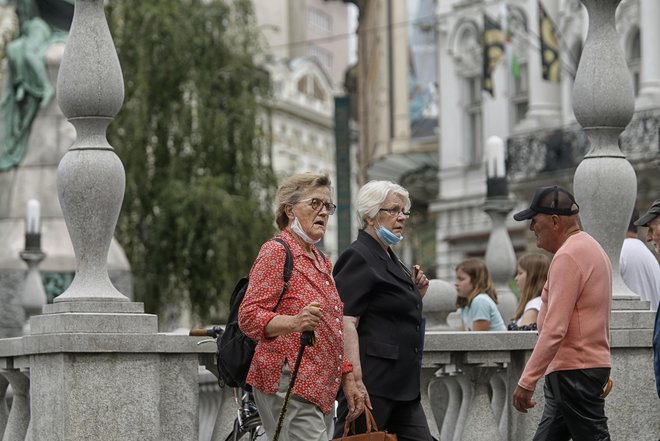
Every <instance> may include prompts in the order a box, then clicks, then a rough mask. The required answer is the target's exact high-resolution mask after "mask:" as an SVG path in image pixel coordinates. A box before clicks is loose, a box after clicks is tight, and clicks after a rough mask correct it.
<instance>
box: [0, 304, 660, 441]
mask: <svg viewBox="0 0 660 441" xmlns="http://www.w3.org/2000/svg"><path fill="white" fill-rule="evenodd" d="M429 303H431V302H429ZM445 303H446V302H445ZM614 303H615V307H616V308H617V309H615V310H614V311H613V313H612V330H611V342H612V358H613V368H612V378H613V379H614V384H615V385H614V389H613V391H612V393H611V394H610V396H609V397H608V398H607V407H606V409H607V415H608V417H609V418H610V423H609V424H610V430H611V433H612V437H613V439H618V440H635V441H645V440H656V439H657V438H658V434H660V420H658V418H657V415H658V414H660V400H658V398H657V396H656V394H655V385H654V377H653V369H652V349H651V335H652V329H653V313H652V312H650V311H648V310H645V308H646V307H647V305H646V303H645V302H640V301H637V300H615V302H614ZM436 304H438V302H436ZM433 327H435V328H436V329H443V330H442V331H434V330H430V331H427V333H426V337H425V347H424V356H423V366H422V390H421V396H422V403H423V405H424V407H425V410H426V413H427V417H428V418H429V425H430V427H431V430H432V433H433V435H434V436H435V437H436V438H437V439H439V440H441V441H449V440H451V441H454V440H456V441H458V440H488V441H494V440H502V441H505V440H507V441H508V440H515V441H517V440H526V439H531V438H532V435H533V433H534V430H535V429H536V425H537V424H538V422H539V420H540V417H541V411H542V407H543V396H542V395H543V394H542V390H543V384H542V383H543V381H542V380H541V381H540V383H539V385H538V386H537V388H536V392H535V395H534V399H535V400H536V401H537V403H538V405H537V406H536V407H535V408H533V409H532V410H531V411H530V412H529V413H528V414H521V413H518V412H517V411H515V410H514V409H513V408H512V407H511V405H510V403H509V397H510V396H511V394H512V392H513V389H514V388H515V386H516V383H517V380H518V377H519V376H520V373H521V372H522V369H523V367H524V364H525V361H526V360H527V358H528V357H529V355H530V353H531V350H532V349H533V347H534V344H535V343H536V338H537V337H536V333H535V332H524V331H523V332H457V331H448V330H446V329H448V327H447V326H441V325H439V324H438V323H435V325H434V326H433ZM433 327H432V328H433ZM198 341H199V339H198V338H194V337H187V336H181V335H168V334H156V335H143V336H140V335H136V334H133V335H127V334H104V335H99V334H84V333H79V334H67V335H52V334H50V335H43V336H40V335H36V336H35V335H32V336H25V337H20V338H11V339H3V340H0V434H2V435H3V437H2V440H3V441H4V440H12V441H22V440H34V441H36V440H39V439H47V438H43V435H42V436H36V432H35V431H34V430H33V429H32V424H33V422H34V421H35V420H39V419H44V418H46V419H48V418H49V417H48V416H46V415H43V414H39V415H38V414H36V413H35V412H40V413H42V412H44V409H45V408H46V407H47V403H45V405H42V406H35V405H34V403H32V405H31V397H39V396H40V397H44V394H43V393H42V391H36V390H32V389H31V387H35V383H34V382H32V383H31V382H30V377H31V375H39V372H32V369H33V368H34V365H33V363H32V360H34V359H35V357H44V356H48V354H52V355H53V356H56V357H61V356H63V354H64V356H67V357H81V358H84V357H95V358H98V357H106V358H108V360H109V361H110V360H116V359H118V358H121V353H126V352H131V353H133V354H138V353H142V354H144V356H145V357H146V359H147V360H148V363H146V364H143V363H136V360H135V358H134V357H130V360H131V362H130V363H126V364H125V365H124V369H126V370H131V369H136V370H137V371H141V372H140V373H139V374H138V375H136V379H137V381H139V382H142V383H148V384H153V383H157V384H159V386H157V387H156V388H155V389H156V390H158V391H159V393H157V394H155V395H154V394H153V393H150V394H145V395H144V396H143V400H144V403H142V406H143V407H144V408H145V409H154V408H158V409H159V418H160V423H159V426H161V427H162V429H161V430H160V434H154V435H153V436H146V437H145V438H144V439H190V440H192V439H199V441H215V440H224V438H225V437H226V436H227V434H228V433H229V432H230V431H231V428H232V423H233V420H234V418H235V416H236V410H237V401H236V400H235V399H234V397H233V393H234V391H233V390H232V389H229V388H225V389H220V388H219V387H218V386H217V382H216V380H215V377H214V376H213V375H212V374H211V373H210V372H209V371H208V370H206V369H200V366H207V367H208V368H210V369H213V368H214V352H215V345H213V344H205V345H198V344H197V342H198ZM143 361H144V360H143ZM113 363H114V361H113ZM110 364H111V363H109V364H108V366H107V367H108V369H106V370H103V369H102V370H95V371H94V372H93V374H94V375H96V378H93V380H94V381H95V382H97V383H98V384H99V392H102V391H103V388H104V387H107V385H112V384H113V379H114V377H113V370H112V369H110ZM38 365H39V364H37V366H38ZM198 369H199V373H198ZM62 374H63V375H65V376H71V377H72V378H73V377H74V376H76V375H78V376H80V381H87V380H86V379H85V378H83V377H85V374H84V373H81V372H66V371H64V372H62ZM36 384H39V383H38V382H37V383H36ZM125 386H126V385H125V384H120V383H117V384H116V387H117V388H121V387H125ZM132 387H135V388H140V387H141V386H140V384H134V385H132ZM145 390H146V389H145ZM149 390H151V391H153V388H152V389H149ZM50 393H52V391H51V392H50ZM71 399H72V400H74V401H75V400H77V398H76V397H72V398H71ZM112 400H117V395H113V396H112ZM9 401H10V404H9V403H8V402H9ZM101 401H102V400H101ZM149 401H151V403H150V402H149ZM154 401H156V402H157V403H158V404H157V405H156V406H154V403H153V402H154ZM102 402H103V401H102ZM101 410H102V411H103V412H106V418H108V419H110V420H115V421H117V422H118V423H120V422H122V421H123V424H125V425H126V427H124V428H123V429H121V431H123V432H124V433H133V432H137V431H138V430H139V429H140V427H141V425H140V423H139V420H140V419H139V418H136V416H135V415H133V416H126V415H122V411H121V407H120V406H116V405H115V403H113V402H106V403H105V406H104V408H103V409H97V411H101ZM31 412H32V413H33V418H31V417H30V415H31ZM195 414H196V415H198V417H199V425H197V424H191V423H190V421H191V418H190V416H192V415H195ZM193 419H194V417H193ZM131 421H132V423H131ZM179 422H181V423H179ZM120 424H121V423H120ZM78 430H81V428H78ZM118 430H120V429H118ZM168 432H169V433H170V434H176V436H175V437H174V438H172V437H171V436H170V437H165V438H162V436H164V435H163V434H164V433H168ZM197 432H198V433H197ZM68 439H77V438H73V437H71V438H68ZM126 439H135V438H134V437H128V438H126Z"/></svg>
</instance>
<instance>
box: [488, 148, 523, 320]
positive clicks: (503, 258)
mask: <svg viewBox="0 0 660 441" xmlns="http://www.w3.org/2000/svg"><path fill="white" fill-rule="evenodd" d="M514 206H515V202H514V201H513V200H512V199H510V198H509V189H508V185H507V180H506V167H505V160H504V142H503V141H502V138H500V137H498V136H491V137H490V138H488V141H487V142H486V201H485V202H484V204H483V206H482V208H483V210H484V211H485V212H486V213H487V214H488V216H490V218H491V219H492V221H493V227H492V229H491V232H490V237H489V238H488V245H487V246H486V258H485V260H486V266H487V267H488V269H489V271H490V274H491V276H492V278H493V283H494V284H495V289H496V290H497V298H498V309H499V311H500V313H501V314H502V318H503V319H504V321H505V323H506V322H507V321H508V320H509V319H510V318H511V317H513V313H514V312H515V310H516V306H517V304H518V300H517V299H516V296H515V295H514V294H513V292H511V289H510V288H509V279H511V277H513V275H514V274H515V272H516V254H515V252H514V251H513V245H512V243H511V237H510V236H509V232H508V231H507V229H506V219H507V215H508V214H509V213H510V212H511V210H513V207H514Z"/></svg>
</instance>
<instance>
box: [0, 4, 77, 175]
mask: <svg viewBox="0 0 660 441" xmlns="http://www.w3.org/2000/svg"><path fill="white" fill-rule="evenodd" d="M73 3H74V0H17V3H16V13H17V15H18V19H19V23H20V33H19V35H18V37H17V38H16V39H15V40H13V41H11V42H10V43H9V44H7V46H6V48H5V54H6V57H7V73H6V81H5V88H4V91H3V96H2V103H1V107H0V120H1V129H2V138H1V139H0V141H1V144H0V171H5V170H9V169H11V168H13V167H16V166H17V165H18V164H19V163H20V162H21V160H22V159H23V157H24V156H25V151H26V149H27V141H28V137H29V135H30V128H31V126H32V121H34V118H35V116H36V115H37V111H38V110H39V109H40V108H43V107H45V106H46V105H48V103H49V102H50V100H51V99H52V98H53V95H54V94H55V91H54V90H53V86H52V85H51V83H50V80H49V78H48V70H47V66H46V62H45V60H44V54H45V53H46V50H47V49H48V48H49V47H50V45H52V44H53V43H55V42H63V41H66V37H67V35H68V28H69V26H70V24H71V19H72V16H73ZM0 4H2V2H0Z"/></svg>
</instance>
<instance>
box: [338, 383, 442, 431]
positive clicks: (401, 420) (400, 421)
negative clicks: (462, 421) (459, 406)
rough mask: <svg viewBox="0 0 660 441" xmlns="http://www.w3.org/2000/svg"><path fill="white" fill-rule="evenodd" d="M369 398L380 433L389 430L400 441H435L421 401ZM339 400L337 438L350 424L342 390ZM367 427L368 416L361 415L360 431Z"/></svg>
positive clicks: (358, 421) (356, 425) (358, 423)
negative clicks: (347, 424) (347, 423)
mask: <svg viewBox="0 0 660 441" xmlns="http://www.w3.org/2000/svg"><path fill="white" fill-rule="evenodd" d="M369 398H370V399H371V406H372V407H373V410H372V411H371V413H372V414H373V416H374V420H375V421H376V425H377V426H378V430H387V431H388V432H389V433H394V434H396V436H397V439H398V440H399V441H432V440H433V437H432V436H431V432H430V431H429V426H428V423H427V421H426V415H425V414H424V409H422V403H421V401H419V399H417V400H413V401H393V400H388V399H387V398H382V397H377V396H374V395H370V396H369ZM337 400H338V401H339V406H338V407H337V422H336V423H335V435H334V438H341V436H342V434H343V433H344V425H345V424H346V415H348V407H347V405H346V398H345V397H344V394H343V392H342V391H341V390H340V391H339V395H338V396H337ZM366 424H367V423H366V419H365V417H364V415H360V416H359V417H358V419H357V420H355V430H356V432H357V433H364V432H366V431H367V425H366Z"/></svg>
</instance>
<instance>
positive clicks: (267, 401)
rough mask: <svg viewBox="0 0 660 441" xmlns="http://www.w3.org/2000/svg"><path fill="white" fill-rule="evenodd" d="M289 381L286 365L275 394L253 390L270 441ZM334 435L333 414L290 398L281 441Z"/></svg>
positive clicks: (318, 440) (311, 440) (316, 439)
mask: <svg viewBox="0 0 660 441" xmlns="http://www.w3.org/2000/svg"><path fill="white" fill-rule="evenodd" d="M290 378H291V375H290V372H289V366H288V365H287V364H286V363H285V364H284V367H283V368H282V374H281V375H280V383H279V386H278V389H277V392H276V393H274V394H267V393H264V392H262V391H260V390H259V389H256V388H255V389H253V393H254V402H255V404H256V405H257V409H259V415H260V416H261V424H262V425H263V428H264V431H265V432H266V436H267V437H268V440H269V441H271V440H272V439H273V437H274V436H275V430H276V429H277V423H278V421H279V419H280V412H281V410H282V404H283V403H284V398H286V392H287V390H288V389H289V380H290ZM332 433H333V421H332V414H328V415H326V414H324V413H323V412H321V409H319V408H318V406H316V405H315V404H312V403H310V402H309V401H307V400H305V399H303V398H300V397H298V396H296V395H291V398H290V399H289V404H288V406H287V410H286V415H285V417H284V422H283V424H282V430H281V431H280V436H279V438H278V441H328V440H329V439H331V436H332Z"/></svg>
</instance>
